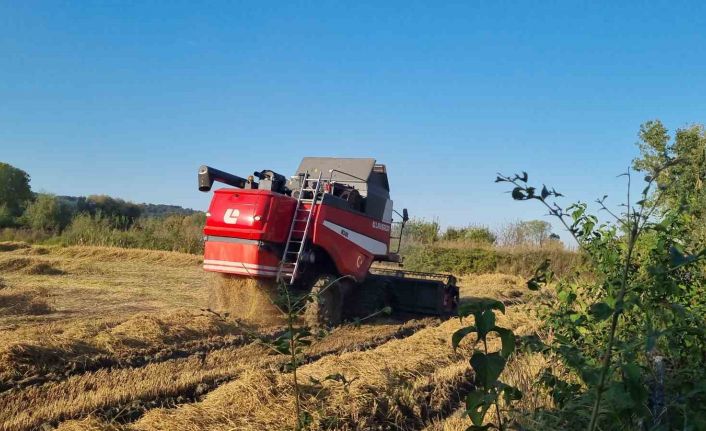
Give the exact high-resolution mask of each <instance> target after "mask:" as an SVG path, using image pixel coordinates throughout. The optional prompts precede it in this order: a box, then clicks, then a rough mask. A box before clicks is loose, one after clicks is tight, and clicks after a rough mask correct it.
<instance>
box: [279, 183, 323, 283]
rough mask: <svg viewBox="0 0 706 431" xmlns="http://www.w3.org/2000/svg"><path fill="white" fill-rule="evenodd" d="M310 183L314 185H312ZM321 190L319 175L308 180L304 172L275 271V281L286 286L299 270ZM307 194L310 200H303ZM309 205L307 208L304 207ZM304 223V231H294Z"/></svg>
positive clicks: (291, 281)
mask: <svg viewBox="0 0 706 431" xmlns="http://www.w3.org/2000/svg"><path fill="white" fill-rule="evenodd" d="M311 183H314V184H313V185H312V184H311ZM320 189H321V173H319V178H316V179H314V178H310V176H309V172H308V171H307V172H305V173H304V175H303V177H302V183H301V188H300V189H299V196H297V205H296V207H295V208H294V216H293V217H292V224H291V225H290V226H289V235H287V242H286V244H285V246H284V253H283V254H282V260H281V261H280V263H279V269H278V271H277V281H278V282H281V281H284V282H285V283H286V284H287V285H291V284H292V283H294V280H295V279H296V277H297V272H298V270H299V263H300V260H301V254H302V252H303V251H304V248H305V246H306V240H307V235H308V234H309V226H311V219H312V218H313V215H314V208H315V206H316V202H317V200H318V198H319V190H320ZM307 193H312V196H311V198H305V196H306V194H307ZM307 204H308V205H309V207H307V206H306V205H307ZM302 222H306V224H305V225H304V230H301V229H296V227H297V225H298V224H300V223H302ZM295 233H297V234H301V238H300V239H294V234H295ZM297 237H298V235H297Z"/></svg>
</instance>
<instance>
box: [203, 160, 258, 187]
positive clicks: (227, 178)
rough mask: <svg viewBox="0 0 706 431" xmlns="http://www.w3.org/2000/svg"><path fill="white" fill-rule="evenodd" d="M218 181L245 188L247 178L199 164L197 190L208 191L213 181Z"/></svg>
mask: <svg viewBox="0 0 706 431" xmlns="http://www.w3.org/2000/svg"><path fill="white" fill-rule="evenodd" d="M214 181H218V182H220V183H223V184H228V185H229V186H233V187H237V188H239V189H242V188H245V183H247V180H246V179H245V178H241V177H239V176H237V175H233V174H229V173H228V172H223V171H219V170H218V169H214V168H212V167H210V166H206V165H201V167H200V168H199V191H202V192H208V191H210V190H211V187H212V186H213V182H214Z"/></svg>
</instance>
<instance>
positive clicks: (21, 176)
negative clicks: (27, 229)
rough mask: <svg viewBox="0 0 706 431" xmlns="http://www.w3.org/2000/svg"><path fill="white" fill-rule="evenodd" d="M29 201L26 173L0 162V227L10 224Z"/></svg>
mask: <svg viewBox="0 0 706 431" xmlns="http://www.w3.org/2000/svg"><path fill="white" fill-rule="evenodd" d="M31 199H32V190H31V189H30V187H29V175H28V174H27V172H25V171H23V170H21V169H18V168H16V167H14V166H12V165H9V164H7V163H2V162H0V214H1V215H2V216H1V217H0V225H2V226H7V225H9V224H12V223H13V221H14V219H15V218H16V217H18V216H20V215H21V214H22V211H23V209H24V207H25V205H26V203H27V202H28V201H30V200H31Z"/></svg>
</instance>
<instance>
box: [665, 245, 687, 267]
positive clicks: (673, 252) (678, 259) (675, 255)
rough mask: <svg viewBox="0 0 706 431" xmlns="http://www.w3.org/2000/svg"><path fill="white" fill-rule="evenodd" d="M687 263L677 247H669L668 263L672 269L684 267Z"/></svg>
mask: <svg viewBox="0 0 706 431" xmlns="http://www.w3.org/2000/svg"><path fill="white" fill-rule="evenodd" d="M686 262H687V259H686V256H684V253H682V252H681V250H679V249H678V248H677V247H675V246H671V247H670V248H669V263H670V264H671V265H672V267H676V266H681V265H684V264H685V263H686Z"/></svg>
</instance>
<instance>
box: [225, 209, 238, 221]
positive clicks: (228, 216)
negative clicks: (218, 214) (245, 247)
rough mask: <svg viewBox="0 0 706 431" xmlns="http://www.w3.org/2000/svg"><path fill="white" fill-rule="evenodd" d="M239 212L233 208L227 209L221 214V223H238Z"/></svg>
mask: <svg viewBox="0 0 706 431" xmlns="http://www.w3.org/2000/svg"><path fill="white" fill-rule="evenodd" d="M239 215H240V211H239V210H237V209H234V208H228V209H227V210H226V213H225V214H223V223H226V224H236V223H238V216H239Z"/></svg>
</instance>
